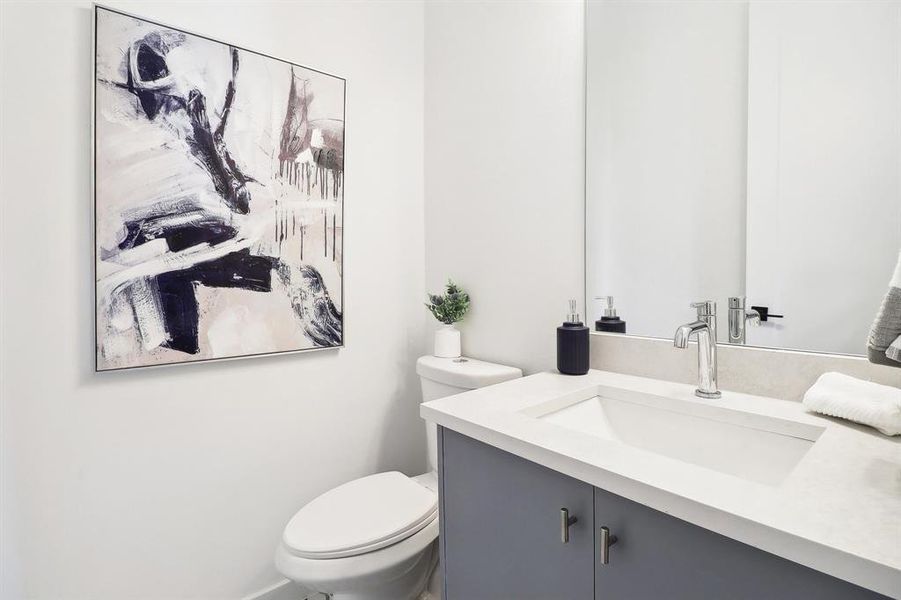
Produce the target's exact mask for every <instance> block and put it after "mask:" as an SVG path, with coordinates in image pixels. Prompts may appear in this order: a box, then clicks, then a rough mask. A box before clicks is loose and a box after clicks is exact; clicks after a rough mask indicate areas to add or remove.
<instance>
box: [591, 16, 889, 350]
mask: <svg viewBox="0 0 901 600" xmlns="http://www.w3.org/2000/svg"><path fill="white" fill-rule="evenodd" d="M586 44H587V100H586V128H587V132H586V144H587V155H586V186H587V200H586V204H587V206H586V219H587V222H586V253H587V257H586V294H587V299H586V301H587V308H588V310H587V312H588V317H589V321H590V322H593V321H594V320H595V319H596V318H598V316H599V315H601V314H603V306H602V303H601V302H598V301H596V300H594V297H595V296H599V295H604V296H607V295H612V296H614V298H615V305H616V308H617V311H618V314H619V316H620V318H622V319H623V320H625V321H626V323H627V333H628V334H632V335H644V336H651V337H672V335H673V332H674V330H675V329H676V327H677V326H678V325H680V324H682V323H684V322H687V321H690V320H692V318H693V317H694V310H693V309H691V308H689V303H690V302H692V301H696V300H702V299H711V300H715V301H716V302H717V305H718V324H719V332H718V338H719V341H720V342H728V329H729V328H728V308H727V301H728V298H729V297H730V296H744V297H746V298H747V306H748V307H749V308H750V307H751V306H752V305H754V306H765V307H767V308H768V309H769V310H770V311H771V313H775V314H778V315H783V318H771V319H769V320H768V321H767V322H765V323H762V324H761V326H759V327H751V326H749V327H748V328H747V331H746V343H747V344H748V345H754V346H769V347H780V348H791V349H798V350H810V351H817V352H836V353H843V354H865V353H866V340H867V333H868V331H869V327H870V324H871V323H872V321H873V319H874V317H875V315H876V312H877V310H878V308H879V304H880V302H881V300H882V297H883V296H884V294H885V292H886V290H887V288H888V281H889V278H890V276H891V274H892V270H893V268H894V265H895V261H896V259H897V257H898V250H899V247H901V52H899V48H901V2H854V1H847V2H843V1H828V2H827V1H818V0H812V1H808V0H805V1H798V2H794V1H792V2H788V1H776V2H773V1H768V2H756V1H751V2H718V1H715V0H713V1H709V2H704V1H702V2H698V1H687V0H686V1H683V0H674V1H672V2H666V3H661V2H653V1H649V2H644V1H633V0H628V1H622V0H617V1H591V2H588V3H587V29H586Z"/></svg>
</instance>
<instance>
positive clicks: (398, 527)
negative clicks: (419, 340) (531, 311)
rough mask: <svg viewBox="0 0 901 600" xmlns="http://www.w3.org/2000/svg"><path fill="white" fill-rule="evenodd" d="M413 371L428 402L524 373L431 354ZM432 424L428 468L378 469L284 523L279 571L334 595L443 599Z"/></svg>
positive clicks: (359, 599) (340, 599)
mask: <svg viewBox="0 0 901 600" xmlns="http://www.w3.org/2000/svg"><path fill="white" fill-rule="evenodd" d="M416 372H417V373H418V374H419V379H420V381H421V383H422V401H423V402H428V401H429V400H435V399H437V398H442V397H444V396H450V395H453V394H458V393H460V392H464V391H466V390H471V389H475V388H479V387H484V386H486V385H492V384H495V383H500V382H502V381H507V380H509V379H515V378H517V377H521V376H522V371H520V370H519V369H516V368H514V367H507V366H504V365H496V364H492V363H487V362H482V361H480V360H474V359H453V358H437V357H434V356H423V357H422V358H420V359H419V360H418V361H416ZM427 428H428V429H427V438H428V460H429V471H428V472H427V473H424V474H423V475H419V476H416V477H407V476H406V475H404V474H402V473H399V472H397V471H389V472H386V473H377V474H375V475H369V476H368V477H361V478H360V479H355V480H353V481H350V482H348V483H345V484H343V485H340V486H338V487H336V488H334V489H332V490H329V491H328V492H325V493H324V494H322V495H321V496H319V497H318V498H316V499H315V500H313V501H311V502H310V503H309V504H307V505H306V506H304V507H303V508H301V509H300V510H299V511H298V512H297V514H296V515H294V517H293V518H292V519H291V521H289V522H288V525H287V527H285V532H284V534H283V535H282V541H281V543H280V544H279V546H278V549H277V550H276V553H275V565H276V567H277V568H278V570H279V572H281V573H282V574H283V575H284V576H285V577H287V578H289V579H291V580H293V581H295V582H297V583H298V584H300V585H301V586H302V587H304V588H306V589H311V590H315V591H318V592H321V593H324V594H327V595H329V596H331V598H332V599H333V600H409V599H414V598H419V597H423V598H428V597H431V598H440V596H439V595H437V594H438V590H437V589H435V588H437V587H438V585H437V584H436V582H434V581H433V583H432V585H429V579H430V577H431V576H432V574H433V572H435V566H436V565H437V563H438V544H437V540H438V474H437V472H436V469H437V465H438V446H437V438H436V428H435V425H434V424H431V423H429V424H427ZM427 588H428V589H427ZM429 594H431V596H429Z"/></svg>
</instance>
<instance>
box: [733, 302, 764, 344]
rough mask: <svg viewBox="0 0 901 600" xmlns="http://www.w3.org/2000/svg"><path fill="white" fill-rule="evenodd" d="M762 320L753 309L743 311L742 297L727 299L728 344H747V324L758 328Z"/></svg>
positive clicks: (758, 313)
mask: <svg viewBox="0 0 901 600" xmlns="http://www.w3.org/2000/svg"><path fill="white" fill-rule="evenodd" d="M761 320H762V318H761V314H760V312H758V311H757V310H755V309H754V308H753V307H752V308H751V310H746V309H745V297H744V296H731V297H730V298H729V343H730V344H745V343H747V330H748V323H749V322H750V323H751V324H752V325H754V326H759V325H760V321H761Z"/></svg>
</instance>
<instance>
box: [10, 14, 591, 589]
mask: <svg viewBox="0 0 901 600" xmlns="http://www.w3.org/2000/svg"><path fill="white" fill-rule="evenodd" d="M115 5H116V6H118V7H121V8H124V9H125V10H131V11H134V12H139V13H141V14H143V15H146V16H147V17H150V18H154V19H158V20H161V21H163V22H168V23H172V24H175V25H179V26H182V27H184V28H186V29H189V30H193V31H198V32H203V33H205V34H207V35H210V36H213V37H216V38H220V39H223V40H227V41H233V42H234V43H236V44H239V45H241V46H245V47H248V48H252V49H258V50H260V51H264V52H266V53H269V54H272V55H275V56H279V57H283V58H285V59H288V60H292V61H296V62H300V63H303V64H307V65H311V66H316V67H319V68H322V69H324V70H326V71H330V72H334V73H338V74H341V75H343V76H345V77H346V78H347V79H348V82H349V83H348V89H347V93H348V95H347V122H348V137H347V139H348V153H347V180H346V184H347V188H346V198H347V237H346V242H345V244H346V246H345V247H346V263H345V264H346V279H345V281H346V285H347V288H346V300H347V306H346V321H345V323H346V328H347V348H346V349H344V350H341V351H337V352H322V353H316V354H311V355H290V356H280V357H270V358H265V359H253V360H244V361H232V362H225V363H216V364H204V365H191V366H185V367H175V368H161V369H156V370H138V371H132V372H123V373H108V374H103V375H96V374H94V373H93V371H92V360H93V359H92V356H93V342H92V333H91V332H92V329H91V314H92V310H93V309H92V306H91V286H92V283H91V278H92V275H91V260H92V257H91V254H92V253H91V237H90V231H91V217H90V215H91V197H90V184H89V177H90V169H91V162H90V131H91V129H90V97H91V96H90V94H91V81H92V79H91V73H92V72H91V69H92V67H91V64H92V63H91V21H92V13H91V5H90V3H89V2H87V1H79V2H26V3H8V2H3V3H2V9H0V10H2V13H0V22H2V29H0V39H2V58H0V60H2V62H0V69H2V71H0V76H2V85H0V88H2V95H0V102H2V104H0V127H2V146H0V179H2V182H0V190H2V191H0V194H2V202H0V210H2V213H0V221H2V225H0V226H2V229H0V233H2V235H0V244H2V245H0V253H2V258H0V260H2V262H0V271H2V286H3V287H2V300H0V302H2V304H0V325H2V330H0V337H2V346H0V347H2V355H0V358H2V361H0V364H2V382H0V397H2V412H0V420H2V431H0V436H2V444H3V446H2V461H3V464H2V481H0V485H2V489H3V497H2V504H3V512H2V516H3V521H2V524H0V525H2V536H0V537H2V556H0V561H2V565H3V568H2V570H3V579H2V588H3V589H2V596H3V597H4V598H22V597H28V598H66V599H73V598H92V599H110V600H112V599H121V598H148V599H151V598H152V599H160V598H166V599H167V600H168V599H182V598H239V597H241V596H242V595H244V594H248V593H251V592H253V591H255V590H259V589H261V588H263V587H265V586H266V585H268V584H271V583H273V582H275V581H276V580H277V579H278V576H277V574H276V572H275V570H274V567H273V564H272V556H273V552H274V550H275V545H276V543H277V541H278V539H279V535H280V534H281V532H282V528H283V526H284V524H285V522H286V521H287V520H288V519H289V518H290V517H291V515H292V514H293V513H294V512H295V511H296V510H297V509H298V508H299V507H300V506H301V505H302V504H303V503H304V502H306V501H308V500H310V499H311V498H312V497H313V496H315V495H316V494H318V493H321V492H322V491H324V490H326V489H327V488H329V487H332V486H334V485H336V484H338V483H340V482H343V481H346V480H347V479H350V478H353V477H357V476H361V475H364V474H368V473H372V472H375V471H378V470H382V469H390V468H396V469H401V470H403V471H406V472H407V473H410V474H414V473H415V472H417V471H419V470H421V469H423V468H424V466H425V452H424V432H423V429H422V427H421V422H420V420H419V417H418V406H417V402H418V395H419V389H418V381H417V379H416V376H415V374H414V371H413V367H412V365H413V361H414V360H415V358H416V356H417V355H418V354H419V353H420V351H421V350H422V346H423V340H424V339H425V337H426V335H425V332H424V320H423V319H422V318H421V315H422V312H423V310H424V309H423V308H422V305H421V300H422V294H423V290H424V289H425V285H424V281H423V272H424V259H423V245H424V241H423V226H422V224H423V202H422V192H423V174H422V173H423V165H422V162H423V159H422V155H423V140H422V123H423V68H424V66H423V9H422V5H421V4H420V3H415V2H409V3H408V2H366V3H332V2H323V3H306V2H305V3H280V2H269V3H261V2H252V1H249V0H248V1H246V2H229V3H219V2H191V3H188V2H180V3H179V2H166V3H158V2H141V3H134V4H128V3H118V2H117V3H115ZM572 256H578V253H577V252H573V253H572ZM16 565H18V567H19V568H18V569H17V568H16Z"/></svg>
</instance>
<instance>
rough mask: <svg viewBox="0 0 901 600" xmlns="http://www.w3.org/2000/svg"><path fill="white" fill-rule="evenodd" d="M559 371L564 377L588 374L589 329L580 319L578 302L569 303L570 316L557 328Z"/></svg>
mask: <svg viewBox="0 0 901 600" xmlns="http://www.w3.org/2000/svg"><path fill="white" fill-rule="evenodd" d="M557 370H558V371H560V372H561V373H563V374H564V375H584V374H585V373H587V372H588V327H586V326H585V325H584V324H583V323H582V321H581V320H580V319H579V313H577V312H576V301H575V300H570V301H569V316H567V318H566V321H565V322H564V323H563V325H561V326H560V327H558V328H557Z"/></svg>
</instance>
